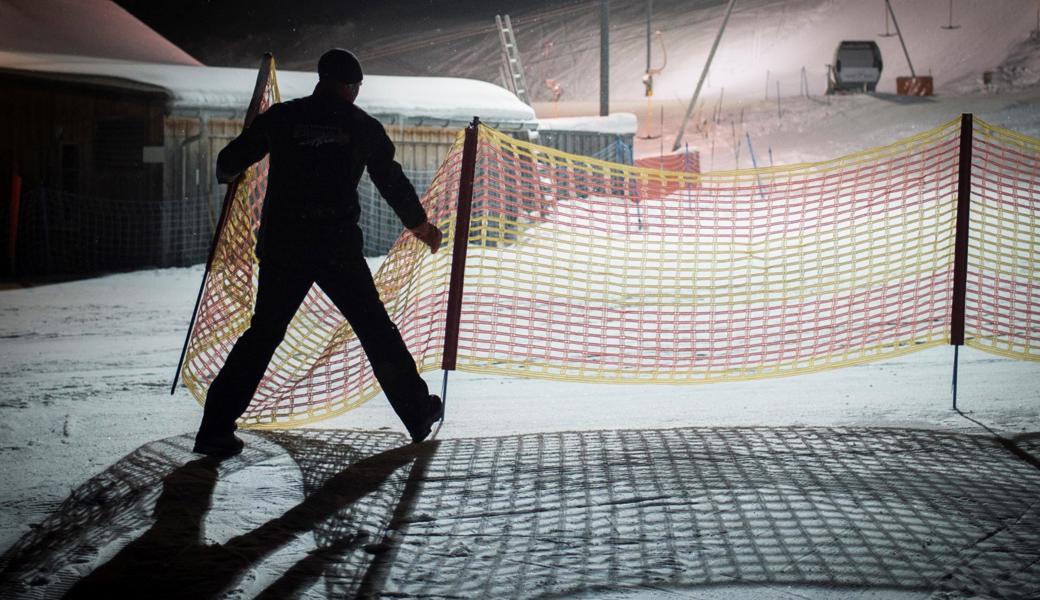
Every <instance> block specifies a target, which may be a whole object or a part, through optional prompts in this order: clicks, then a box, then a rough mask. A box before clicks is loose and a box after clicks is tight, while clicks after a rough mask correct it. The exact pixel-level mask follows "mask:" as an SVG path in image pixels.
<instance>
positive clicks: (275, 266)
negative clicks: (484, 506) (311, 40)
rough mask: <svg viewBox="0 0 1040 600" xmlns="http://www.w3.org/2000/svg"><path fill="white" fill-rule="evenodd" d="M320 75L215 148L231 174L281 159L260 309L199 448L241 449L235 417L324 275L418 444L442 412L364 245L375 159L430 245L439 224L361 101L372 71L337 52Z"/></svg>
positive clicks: (218, 385)
mask: <svg viewBox="0 0 1040 600" xmlns="http://www.w3.org/2000/svg"><path fill="white" fill-rule="evenodd" d="M318 77H319V81H318V85H317V86H316V87H315V88H314V93H313V94H312V95H310V96H308V97H306V98H300V99H298V100H292V101H289V102H283V103H281V104H275V105H274V106H272V107H271V108H269V109H268V110H267V111H266V112H264V113H263V114H260V115H258V116H257V117H256V118H255V119H254V120H253V122H252V124H251V125H250V126H249V127H247V128H245V130H243V131H242V133H241V135H239V136H238V137H237V138H235V139H234V140H232V141H231V142H230V143H229V144H228V145H227V147H226V148H224V149H223V150H221V152H220V155H219V156H218V157H217V178H218V179H219V180H220V181H221V182H224V183H226V182H230V181H232V180H233V179H234V178H235V177H236V176H237V175H238V174H239V173H241V172H242V171H244V170H245V169H246V168H248V167H249V165H251V164H253V163H255V162H257V161H259V160H260V159H262V158H263V157H264V155H266V154H270V156H271V158H270V171H269V175H268V183H267V195H266V196H265V197H264V204H263V213H262V215H261V217H260V231H259V236H258V238H257V243H256V254H257V257H258V258H259V261H260V272H259V288H258V289H257V295H256V306H255V308H254V310H253V318H252V321H251V322H250V325H249V329H247V330H246V332H245V333H244V334H242V337H241V338H239V339H238V341H237V342H236V343H235V346H234V348H232V350H231V353H230V354H228V357H227V361H226V362H225V363H224V367H223V368H222V369H221V370H220V373H219V374H218V375H217V377H216V379H214V380H213V384H212V385H211V386H210V388H209V392H208V393H207V395H206V405H205V409H204V413H203V417H202V424H201V425H200V426H199V431H198V434H197V435H196V436H195V452H199V453H202V454H208V455H211V456H232V455H235V454H238V453H239V452H241V451H242V446H243V443H242V441H241V440H240V439H239V438H238V437H237V436H235V435H234V431H235V428H236V427H235V421H236V420H237V419H238V417H240V416H241V415H242V413H244V412H245V410H246V408H247V407H248V406H249V402H250V400H251V399H252V397H253V394H254V393H255V392H256V388H257V386H258V385H259V383H260V379H261V378H262V377H263V375H264V371H265V370H266V369H267V364H268V362H270V360H271V356H272V355H273V354H274V351H275V348H277V347H278V344H279V343H281V341H282V338H283V336H284V335H285V331H286V328H287V327H288V326H289V321H290V320H291V319H292V317H293V315H295V314H296V310H297V308H299V306H300V304H301V303H302V302H303V299H304V296H306V294H307V291H308V290H309V289H310V287H311V285H312V284H314V283H317V284H318V286H319V287H321V289H322V291H324V292H325V294H326V295H327V296H328V297H329V299H331V300H332V301H333V302H334V303H335V304H336V307H337V308H338V309H339V310H340V312H342V313H343V316H344V317H346V318H347V320H348V321H349V322H350V324H351V326H352V327H353V328H354V332H355V333H356V334H357V337H358V340H359V341H360V342H361V345H362V347H363V348H364V349H365V353H366V354H367V355H368V359H369V362H370V363H371V364H372V369H373V371H374V373H375V376H376V379H378V380H379V384H380V385H381V386H382V388H383V391H384V392H385V393H386V397H387V398H388V399H389V401H390V404H391V406H393V408H394V411H395V412H396V413H397V415H398V416H399V417H400V418H401V420H402V421H403V422H404V424H405V426H406V427H407V428H408V433H409V434H410V435H411V437H412V441H413V442H416V443H418V442H421V441H422V440H424V439H425V438H426V437H427V436H428V435H429V433H430V430H431V428H432V427H433V424H434V423H436V422H437V420H439V419H440V418H441V416H442V415H443V405H442V403H441V400H440V398H438V397H437V396H433V395H430V393H429V390H428V388H427V387H426V382H424V381H423V380H422V378H421V377H419V373H418V371H417V370H416V367H415V361H414V360H413V359H412V357H411V355H410V354H409V353H408V349H407V348H406V346H405V344H404V341H403V340H402V339H401V334H400V332H399V331H398V330H397V326H396V325H394V323H393V321H391V320H390V317H389V316H388V315H387V313H386V308H385V307H384V306H383V303H382V302H381V301H380V299H379V294H378V292H377V291H376V287H375V284H374V283H373V281H372V273H371V272H370V271H369V269H368V264H367V263H366V262H365V259H364V256H363V255H362V253H361V245H362V234H361V228H360V227H358V216H359V214H360V212H361V207H360V204H359V203H358V195H357V185H358V180H359V179H360V178H361V174H362V171H363V170H364V169H365V167H368V174H369V176H370V177H371V178H372V181H373V182H374V183H375V184H376V187H377V188H378V189H379V192H380V193H381V194H382V195H383V197H384V198H385V199H386V201H387V203H389V204H390V206H391V207H392V208H393V209H394V212H396V213H397V216H398V217H399V218H400V219H401V222H402V223H404V225H405V227H407V228H408V229H409V230H410V231H411V233H412V234H413V235H415V236H416V237H417V238H419V239H420V240H421V241H422V242H423V243H425V244H426V245H427V246H429V248H430V251H431V252H436V251H437V249H438V248H439V247H440V244H441V232H440V230H439V229H437V228H436V227H434V226H433V225H432V224H431V223H430V222H429V221H427V219H426V212H425V211H424V210H423V207H422V205H421V204H420V203H419V198H418V197H417V196H416V193H415V188H414V187H412V184H411V182H410V181H408V178H407V177H405V175H404V173H403V172H402V171H401V165H399V164H398V163H397V162H396V161H394V145H393V143H392V142H391V141H390V138H388V137H387V135H386V131H384V129H383V126H382V125H381V124H380V123H379V121H377V120H376V119H374V118H372V117H371V116H369V115H368V114H367V113H365V111H363V110H361V109H360V108H358V107H357V106H356V105H355V104H354V100H355V99H356V98H357V95H358V92H359V91H360V88H361V80H362V78H363V76H362V72H361V64H360V63H359V62H358V60H357V58H356V57H355V56H354V55H353V54H352V53H350V52H348V51H346V50H342V49H339V48H336V49H332V50H329V51H328V52H326V53H325V54H323V55H322V57H321V59H320V60H319V61H318Z"/></svg>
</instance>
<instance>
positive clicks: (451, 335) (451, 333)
mask: <svg viewBox="0 0 1040 600" xmlns="http://www.w3.org/2000/svg"><path fill="white" fill-rule="evenodd" d="M479 133H480V118H479V117H473V122H472V123H470V124H469V127H467V128H466V139H465V142H464V143H463V146H462V171H461V172H460V173H459V202H458V209H457V210H456V212H455V241H454V245H453V246H452V253H451V276H450V279H449V281H450V284H449V288H448V314H447V322H446V327H445V333H444V358H443V360H442V361H441V368H442V369H443V370H444V371H454V370H455V362H456V359H457V358H458V353H459V321H460V319H461V317H462V285H463V283H464V280H465V274H466V249H467V248H468V246H469V217H470V212H471V208H472V204H473V174H474V173H475V172H476V165H477V137H478V135H479ZM444 377H445V379H444V383H445V388H444V390H443V393H446V392H447V373H445V375H444Z"/></svg>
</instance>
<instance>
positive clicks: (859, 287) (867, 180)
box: [182, 78, 1040, 427]
mask: <svg viewBox="0 0 1040 600" xmlns="http://www.w3.org/2000/svg"><path fill="white" fill-rule="evenodd" d="M273 85H274V84H273V78H272V86H273ZM275 99H277V88H276V87H272V90H271V91H270V93H269V94H268V100H269V101H272V100H275ZM978 131H979V133H978V135H977V136H976V139H975V147H974V148H975V153H974V162H973V173H974V175H975V177H974V179H973V187H972V195H973V198H972V207H971V210H972V219H973V220H972V221H971V223H972V234H971V243H972V251H971V255H970V264H969V274H968V318H967V321H966V330H967V336H968V343H969V344H971V345H973V346H976V347H979V348H982V349H984V350H988V351H992V352H998V353H1001V354H1008V355H1013V356H1018V357H1021V358H1031V359H1038V358H1040V356H1038V353H1037V348H1036V339H1037V336H1038V331H1040V316H1038V315H1040V300H1038V298H1040V294H1038V292H1037V289H1038V286H1037V279H1036V265H1037V255H1036V250H1035V248H1036V245H1037V244H1036V242H1037V239H1036V236H1037V231H1038V227H1037V225H1038V224H1037V197H1038V193H1037V186H1038V182H1040V174H1038V164H1040V151H1038V150H1040V141H1037V140H1032V139H1029V138H1024V137H1022V136H1019V135H1016V134H1013V133H1011V132H1007V131H1002V130H998V129H996V128H993V127H990V126H988V125H985V124H982V123H980V124H979V126H978ZM958 142H959V120H955V121H951V122H950V123H947V124H945V125H942V126H940V127H938V128H935V129H933V130H930V131H926V132H924V133H921V134H918V135H915V136H913V137H911V138H908V139H905V140H902V141H900V142H898V143H895V144H892V145H889V146H885V147H881V148H875V149H872V150H868V151H864V152H860V153H858V154H854V155H851V156H847V157H843V158H839V159H835V160H831V161H827V162H822V163H813V164H801V165H793V166H785V167H775V168H768V169H757V170H744V171H732V172H723V173H705V174H697V173H684V172H668V171H663V170H661V169H660V168H639V167H631V166H626V165H620V164H614V163H608V162H603V161H599V160H596V159H592V158H588V157H582V156H575V155H571V154H567V153H564V152H560V151H557V150H553V149H549V148H545V147H541V146H537V145H534V144H531V143H527V142H521V141H517V140H515V139H512V138H510V137H508V136H506V135H504V134H502V133H499V132H496V131H494V130H491V129H488V128H486V127H483V126H482V127H481V128H480V130H479V137H478V144H477V154H476V171H475V178H474V184H473V205H472V217H471V221H470V223H471V226H470V233H469V239H468V242H469V243H468V246H467V247H468V259H467V261H466V266H465V278H464V292H463V296H462V314H461V323H460V327H459V338H458V357H457V364H458V368H459V369H461V370H466V371H471V372H485V373H494V374H499V375H508V376H522V377H537V378H549V379H561V380H576V381H589V382H616V383H673V384H675V383H694V382H707V381H729V380H743V379H750V378H760V377H770V376H781V375H792V374H796V373H807V372H811V371H817V370H821V369H829V368H835V367H840V366H845V365H851V364H856V363H861V362H865V361H870V360H876V359H881V358H885V357H890V356H894V355H898V354H902V353H906V352H911V351H914V350H919V349H923V348H927V347H930V346H935V345H939V344H947V343H949V339H950V319H951V301H952V287H953V285H952V284H953V254H954V239H955V236H954V231H955V220H956V205H957V198H956V195H957V170H958ZM462 146H463V144H462V136H461V134H460V136H459V139H458V140H457V142H456V144H455V146H454V148H453V149H452V151H451V152H450V153H449V155H448V157H447V159H446V160H445V162H444V163H443V165H442V166H441V167H440V169H439V170H438V172H437V174H436V176H435V177H434V180H433V183H432V185H431V186H430V188H429V190H428V191H427V193H426V194H425V195H424V196H423V199H422V202H423V205H424V206H425V207H426V210H427V213H428V214H429V215H430V218H431V220H432V221H434V222H435V223H436V224H437V225H438V226H439V227H440V228H441V229H442V230H443V231H446V232H447V239H446V240H445V244H444V246H443V247H442V250H441V252H439V253H437V254H435V255H430V254H429V252H428V251H427V250H426V249H425V247H423V246H421V245H420V244H419V243H418V242H417V241H416V240H414V239H413V238H412V237H411V236H409V235H407V234H405V235H402V237H401V238H399V239H398V240H397V242H396V243H395V244H394V246H393V248H392V249H391V250H390V252H389V254H388V256H387V258H386V260H385V262H384V263H383V265H382V267H381V268H380V269H379V271H378V272H377V273H376V276H375V279H376V285H377V287H378V289H379V291H380V295H381V297H382V299H383V302H384V303H385V305H386V307H387V310H388V312H389V314H390V316H391V318H392V319H393V320H394V321H395V322H396V323H397V325H398V327H399V329H400V330H401V333H402V336H403V337H404V339H405V342H406V343H407V345H408V348H409V350H410V351H411V353H412V355H413V356H414V357H415V359H416V362H417V364H418V366H419V368H420V370H421V371H428V370H432V369H436V368H438V367H439V366H440V363H441V359H442V355H443V349H444V345H445V333H444V332H445V325H446V323H445V313H446V308H447V303H448V287H449V272H450V268H451V260H452V257H451V251H452V244H453V241H454V240H453V238H454V228H455V208H456V206H455V205H456V201H457V197H458V191H459V176H460V172H461V167H462V165H461V162H462ZM265 175H266V162H264V163H261V164H259V165H257V166H256V167H254V168H253V169H251V170H250V172H249V173H248V175H247V176H246V177H245V179H244V180H243V181H242V182H241V184H240V185H239V188H238V190H237V194H236V195H235V198H234V203H233V205H232V206H231V214H230V217H229V220H228V222H227V226H226V227H225V230H224V232H223V234H222V236H221V239H220V242H219V246H218V251H217V255H216V259H215V261H214V263H213V268H212V272H211V273H210V275H209V278H208V280H207V281H206V284H205V292H204V297H203V301H202V304H201V306H200V309H199V312H198V322H197V325H196V326H195V328H194V330H193V333H192V336H191V339H190V344H189V346H188V353H187V359H186V362H185V366H184V368H183V370H182V378H183V380H184V382H185V383H186V385H187V386H188V388H189V389H190V390H191V392H192V393H193V394H194V395H195V396H196V398H198V399H199V400H200V401H201V400H202V399H203V398H204V397H205V392H206V389H207V388H208V386H209V383H210V382H211V381H212V380H213V378H214V377H215V376H216V374H217V372H218V370H219V368H220V367H221V365H223V362H224V359H225V357H226V356H227V353H228V352H229V351H230V349H231V346H232V344H233V343H234V341H235V340H236V339H237V337H238V336H239V335H240V334H241V333H242V332H243V331H244V330H245V328H246V327H247V325H248V321H249V317H250V314H251V307H252V301H253V297H254V295H255V288H256V259H255V256H254V253H253V244H254V240H255V232H256V228H257V225H258V220H259V211H260V208H261V203H262V199H263V192H264V186H265V183H266V177H265ZM378 393H379V387H378V384H377V382H376V381H375V378H374V376H373V375H372V371H371V369H370V367H369V365H368V362H367V359H366V357H365V355H364V352H363V350H362V348H361V346H360V344H359V343H358V341H357V339H356V338H355V336H354V335H353V332H352V330H351V328H350V325H349V324H348V323H346V322H345V320H344V319H343V317H342V315H341V314H340V313H339V312H338V311H337V310H336V308H335V307H334V306H333V304H332V303H331V301H329V299H328V298H327V297H326V296H325V295H324V293H323V292H322V291H321V290H320V289H319V288H317V287H315V288H313V289H312V290H311V291H310V293H309V294H308V295H307V298H306V299H305V301H304V303H303V305H302V306H301V308H300V310H299V311H298V313H297V314H296V316H295V318H294V319H293V321H292V323H291V324H290V326H289V330H288V332H287V334H286V336H285V340H284V341H283V343H282V344H281V346H280V347H279V348H278V350H277V351H276V353H275V356H274V358H273V359H272V361H271V363H270V365H269V367H268V370H267V372H266V374H265V376H264V378H263V380H262V381H261V383H260V386H259V389H258V390H257V392H256V394H255V396H254V398H253V402H252V404H251V405H250V407H249V409H248V411H247V412H246V414H245V415H244V416H243V418H242V420H241V422H240V425H243V426H251V427H286V426H292V425H295V424H302V423H306V422H309V421H313V420H317V419H322V418H326V417H329V416H333V415H336V414H340V413H342V412H344V411H346V410H349V409H351V408H353V407H355V406H357V405H359V404H361V403H362V402H364V401H366V400H368V399H369V398H371V397H373V396H375V395H376V394H378Z"/></svg>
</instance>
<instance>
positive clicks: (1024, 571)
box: [0, 427, 1040, 599]
mask: <svg viewBox="0 0 1040 600" xmlns="http://www.w3.org/2000/svg"><path fill="white" fill-rule="evenodd" d="M248 438H249V442H250V443H249V446H248V450H247V452H246V453H245V454H244V455H243V456H242V457H239V458H235V459H232V460H229V461H224V462H222V463H214V464H210V465H206V464H202V463H204V462H205V460H206V459H203V460H202V461H200V460H197V456H194V455H192V454H190V452H188V450H189V448H190V446H189V444H190V438H188V437H187V436H181V437H178V438H170V439H168V440H161V441H158V442H154V443H152V444H149V445H146V446H144V447H142V448H141V449H139V450H137V451H135V452H134V453H132V454H130V455H128V456H127V457H126V458H124V459H122V460H121V461H119V462H118V463H116V464H115V465H113V466H112V467H111V468H109V469H108V470H107V471H106V472H104V473H102V474H101V475H99V476H97V477H95V478H93V479H91V480H90V481H88V482H87V483H85V484H84V485H83V486H81V487H80V488H79V489H77V490H76V491H75V492H73V494H72V495H71V496H70V497H69V499H68V500H67V501H66V502H65V503H64V504H63V505H62V507H61V508H60V509H59V510H58V511H56V513H55V514H54V515H52V516H51V517H49V518H48V519H46V520H45V521H44V522H43V523H42V524H41V525H40V526H39V527H38V528H36V529H35V530H34V531H32V532H31V533H29V534H27V535H26V536H25V537H23V539H22V540H20V541H19V542H18V543H16V544H15V546H14V547H12V548H11V549H9V550H8V551H7V552H6V553H5V554H4V555H3V557H2V559H0V597H3V598H51V597H62V596H63V595H64V594H66V592H68V591H69V590H72V591H74V592H75V591H78V590H88V589H90V590H91V591H96V590H98V589H104V590H105V591H106V592H108V594H107V596H108V597H119V596H120V592H131V593H133V594H136V597H144V596H143V595H142V594H144V595H147V596H149V597H161V596H162V595H163V594H162V593H161V592H164V591H166V593H167V594H170V593H173V594H175V595H176V596H177V597H186V596H187V597H193V598H197V599H201V598H208V597H217V596H220V595H223V594H225V593H226V592H227V591H228V590H232V589H239V590H241V593H246V594H247V595H250V594H252V595H255V596H256V597H261V598H276V597H292V596H296V595H305V596H306V597H403V596H421V597H493V598H532V597H553V596H566V595H569V594H573V593H578V592H581V591H588V590H596V589H633V588H673V587H674V588H683V587H695V586H717V585H730V584H739V585H761V584H765V585H776V584H780V585H788V586H790V585H813V586H819V585H822V586H828V587H831V588H839V589H840V588H843V587H848V588H898V589H907V590H922V591H925V590H939V591H957V592H961V593H969V594H977V595H985V596H987V597H996V598H1031V597H1035V596H1036V594H1037V593H1038V592H1040V569H1038V564H1040V495H1038V491H1040V468H1038V466H1037V465H1038V464H1040V463H1038V462H1037V457H1038V456H1040V436H1037V434H1031V435H1027V436H1022V437H1020V438H1018V439H1014V440H1004V439H995V438H992V437H983V436H970V435H962V434H950V433H942V432H934V431H920V430H909V431H908V430H895V429H844V428H801V427H795V428H687V429H672V430H645V431H594V432H563V433H547V434H531V435H521V436H507V437H495V438H473V439H458V440H445V441H440V442H432V443H427V444H423V445H421V446H418V447H416V446H414V445H403V444H404V439H403V438H402V436H400V435H397V434H392V433H384V432H358V431H342V430H296V431H291V432H287V431H283V432H268V433H263V434H255V435H250V436H248ZM193 459H196V460H193ZM279 465H280V466H279ZM275 468H281V469H289V470H292V471H293V472H294V473H295V479H294V478H287V477H281V478H279V477H276V476H275V475H276V473H275V472H274V469H275ZM250 470H252V471H253V472H252V474H251V477H253V478H254V479H256V478H262V480H263V481H264V482H266V483H265V485H266V486H267V488H265V489H268V488H269V491H268V492H267V493H269V494H271V495H272V496H274V495H278V494H283V495H284V494H286V493H287V492H291V494H290V495H293V496H294V497H297V500H298V503H297V504H296V505H295V506H293V507H292V508H290V509H289V510H287V511H286V512H285V513H284V514H283V515H281V516H279V517H277V518H275V519H270V520H267V521H264V522H262V523H257V526H256V527H251V528H250V529H249V530H243V531H240V532H238V531H236V532H234V535H233V536H232V537H230V538H229V539H228V540H226V541H224V542H222V543H219V544H214V543H200V541H199V540H200V539H201V537H200V536H199V535H198V534H197V533H196V532H195V530H193V529H192V527H193V525H192V523H191V522H192V520H193V519H194V520H195V521H198V519H199V518H200V517H199V515H198V514H195V513H196V512H197V511H199V510H201V511H202V512H205V510H209V511H212V510H214V509H215V508H216V507H215V506H208V508H207V507H206V502H205V500H207V499H209V496H208V495H207V494H211V493H212V485H213V482H214V481H219V480H221V479H224V478H228V477H233V476H235V475H236V474H238V475H242V474H243V473H245V474H249V471H250ZM239 481H241V479H236V480H234V482H233V484H234V485H239V483H238V482H239ZM286 481H292V482H295V483H291V484H290V486H296V487H297V488H299V489H292V490H278V489H277V487H278V485H279V482H282V484H281V485H283V486H284V485H286V484H285V482H286ZM207 486H209V487H208V488H207ZM207 489H209V490H210V491H209V492H207V491H206V490H207ZM178 490H180V493H179V494H178V493H176V492H178ZM212 502H213V503H214V504H217V503H219V502H220V497H214V498H213V499H212ZM199 506H202V507H203V509H199V508H198V507H199ZM164 524H165V525H164ZM164 527H165V529H164ZM301 536H311V537H310V538H308V539H311V538H312V539H313V549H311V550H309V551H306V552H298V553H297V554H295V555H292V556H282V557H281V559H280V560H281V562H278V563H276V564H271V562H270V560H268V562H267V563H265V569H259V568H258V565H259V564H260V563H261V562H263V561H264V560H265V557H269V556H270V555H271V553H272V552H273V549H274V547H276V546H279V545H285V544H286V542H287V540H288V539H289V538H300V537H301ZM264 573H266V579H264V577H265V575H264ZM243 581H245V582H247V583H246V584H243V583H242V582H243ZM250 581H252V586H253V587H252V588H249V585H248V582H250ZM88 584H90V585H98V584H107V585H108V586H109V587H108V588H97V587H95V588H90V585H88ZM120 586H121V587H120ZM236 586H237V587H236ZM243 586H245V587H243ZM113 590H115V591H113ZM73 597H74V596H73Z"/></svg>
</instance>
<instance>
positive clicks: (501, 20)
mask: <svg viewBox="0 0 1040 600" xmlns="http://www.w3.org/2000/svg"><path fill="white" fill-rule="evenodd" d="M495 25H496V26H497V27H498V39H499V41H500V42H502V65H503V67H502V78H503V79H505V82H506V88H508V89H509V91H511V92H513V93H514V94H516V97H517V98H520V101H521V102H523V103H524V104H530V103H531V102H530V100H529V99H528V97H527V80H526V79H525V78H524V66H523V65H522V64H521V63H520V50H519V49H518V48H517V46H516V36H515V35H513V24H512V23H511V22H510V21H509V15H505V16H504V17H503V16H501V15H495Z"/></svg>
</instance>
